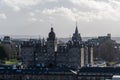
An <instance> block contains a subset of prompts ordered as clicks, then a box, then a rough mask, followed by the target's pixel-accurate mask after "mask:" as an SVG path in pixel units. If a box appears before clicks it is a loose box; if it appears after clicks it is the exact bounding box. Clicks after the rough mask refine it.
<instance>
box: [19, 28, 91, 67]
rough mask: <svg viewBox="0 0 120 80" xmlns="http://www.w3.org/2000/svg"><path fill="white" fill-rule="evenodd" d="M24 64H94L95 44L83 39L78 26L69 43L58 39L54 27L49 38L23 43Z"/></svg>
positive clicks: (51, 65) (50, 65) (78, 65)
mask: <svg viewBox="0 0 120 80" xmlns="http://www.w3.org/2000/svg"><path fill="white" fill-rule="evenodd" d="M21 52H22V53H21V55H22V60H23V64H25V65H27V66H33V65H38V64H39V65H40V64H41V65H46V66H49V67H53V66H67V67H72V68H76V69H78V68H80V67H84V66H92V65H93V45H92V43H89V42H88V41H82V38H81V35H80V33H79V32H78V28H77V26H76V29H75V32H74V34H73V36H72V38H71V40H69V41H68V42H67V43H65V44H60V43H58V41H57V38H56V34H55V32H54V29H53V28H51V31H50V33H49V34H48V38H47V40H45V39H40V40H32V41H31V40H30V41H24V42H23V43H22V44H21Z"/></svg>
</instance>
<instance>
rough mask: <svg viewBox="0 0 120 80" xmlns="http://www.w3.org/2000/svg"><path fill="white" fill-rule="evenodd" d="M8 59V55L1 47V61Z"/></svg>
mask: <svg viewBox="0 0 120 80" xmlns="http://www.w3.org/2000/svg"><path fill="white" fill-rule="evenodd" d="M6 58H8V55H7V54H6V52H5V49H4V47H3V46H0V60H4V59H6Z"/></svg>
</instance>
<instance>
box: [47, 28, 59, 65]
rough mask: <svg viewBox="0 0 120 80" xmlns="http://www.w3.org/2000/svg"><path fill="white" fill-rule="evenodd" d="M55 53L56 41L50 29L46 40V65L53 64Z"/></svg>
mask: <svg viewBox="0 0 120 80" xmlns="http://www.w3.org/2000/svg"><path fill="white" fill-rule="evenodd" d="M56 51H57V40H56V36H55V33H54V30H53V28H52V27H51V32H50V33H49V34H48V38H47V54H48V56H47V58H48V64H54V62H55V53H56Z"/></svg>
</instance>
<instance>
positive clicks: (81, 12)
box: [0, 0, 120, 38]
mask: <svg viewBox="0 0 120 80" xmlns="http://www.w3.org/2000/svg"><path fill="white" fill-rule="evenodd" d="M76 22H77V26H78V29H79V32H80V34H81V36H82V37H94V36H104V35H106V34H107V33H111V35H112V36H113V37H120V0H0V35H37V36H40V37H47V36H48V33H49V32H50V28H51V26H52V27H53V28H54V31H55V33H56V36H57V37H63V38H64V37H71V36H72V35H73V33H74V31H75V27H76Z"/></svg>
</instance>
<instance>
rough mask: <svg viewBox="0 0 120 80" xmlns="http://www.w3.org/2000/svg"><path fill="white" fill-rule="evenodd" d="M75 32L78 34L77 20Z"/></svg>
mask: <svg viewBox="0 0 120 80" xmlns="http://www.w3.org/2000/svg"><path fill="white" fill-rule="evenodd" d="M75 34H78V27H77V21H76V29H75Z"/></svg>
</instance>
